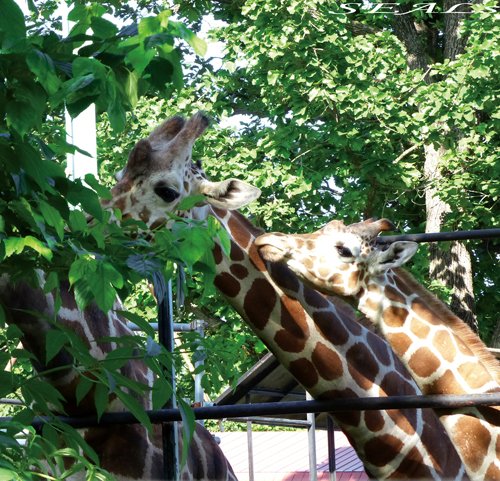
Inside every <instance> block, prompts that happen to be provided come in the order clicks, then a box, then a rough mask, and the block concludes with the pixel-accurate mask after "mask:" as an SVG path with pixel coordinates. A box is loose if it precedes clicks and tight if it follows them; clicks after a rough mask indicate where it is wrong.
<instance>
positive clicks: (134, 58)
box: [125, 45, 155, 76]
mask: <svg viewBox="0 0 500 481" xmlns="http://www.w3.org/2000/svg"><path fill="white" fill-rule="evenodd" d="M154 56H155V51H154V50H153V49H148V50H146V49H144V47H143V45H139V46H137V47H136V48H134V49H133V50H131V51H130V52H128V53H127V55H126V57H125V58H126V61H127V62H128V63H129V64H130V65H131V66H132V67H133V68H134V70H135V72H136V74H137V75H138V76H140V75H142V73H143V72H144V70H145V69H146V67H147V66H148V65H149V63H150V62H151V60H153V57H154Z"/></svg>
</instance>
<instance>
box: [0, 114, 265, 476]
mask: <svg viewBox="0 0 500 481" xmlns="http://www.w3.org/2000/svg"><path fill="white" fill-rule="evenodd" d="M176 122H178V119H173V121H172V122H171V123H170V124H169V126H170V127H172V125H174V126H175V125H176ZM167 130H168V129H167ZM174 130H175V129H174ZM164 134H165V132H164ZM189 149H190V147H189V146H186V149H181V150H179V151H175V152H172V155H174V156H175V155H182V156H184V155H187V154H188V150H189ZM136 152H137V149H136ZM183 158H184V157H183ZM121 185H123V184H121ZM119 192H120V190H119V189H115V190H114V193H115V195H116V194H117V193H118V195H119ZM254 192H256V191H254ZM155 195H158V196H160V197H161V198H164V197H165V196H168V195H169V194H168V191H167V190H164V189H162V188H161V187H157V193H156V194H155ZM162 202H163V200H162ZM232 205H233V206H234V207H239V206H240V205H242V204H238V205H237V204H236V203H233V204H232ZM124 210H125V212H126V211H127V209H124ZM153 214H154V211H153ZM137 218H141V217H140V216H138V217H137ZM37 274H38V276H39V279H38V281H39V282H38V285H37V286H33V285H32V284H33V283H32V282H28V281H26V280H18V281H16V282H14V281H13V280H11V279H10V277H9V276H8V275H7V274H3V275H1V276H0V302H1V304H2V305H3V307H4V309H5V312H6V322H7V323H8V324H14V325H16V326H17V327H18V328H19V329H20V331H21V332H22V337H21V342H22V345H23V347H24V348H25V349H26V350H27V351H28V352H30V353H31V354H32V355H33V366H34V368H35V369H36V370H37V371H38V372H39V373H40V374H41V375H42V376H43V379H44V380H45V381H47V382H49V383H50V384H51V385H53V386H54V387H56V388H57V389H58V390H59V392H60V393H61V395H62V396H63V398H64V401H63V403H62V405H63V409H64V414H67V415H87V414H95V413H96V407H95V401H94V395H95V388H93V389H91V390H90V392H89V393H88V394H87V395H86V396H85V397H84V398H83V399H82V400H81V401H80V402H78V401H77V399H78V394H77V393H78V391H77V389H78V385H79V383H80V381H81V379H82V375H81V373H80V372H79V370H78V369H77V367H76V366H75V362H74V361H75V360H74V359H73V358H72V356H71V354H70V353H69V352H68V350H66V349H62V350H61V351H60V352H59V353H58V354H57V355H56V356H55V357H53V358H52V359H51V360H50V361H49V362H46V361H45V359H46V351H47V344H46V340H47V333H48V332H49V331H51V330H53V329H54V328H55V327H54V326H55V325H59V326H62V327H63V328H66V329H67V330H71V331H73V332H75V333H77V335H78V337H79V339H80V340H81V341H82V342H83V343H84V344H85V345H86V347H87V349H88V351H89V354H90V355H91V356H92V357H93V358H94V359H96V360H104V359H105V358H106V355H107V354H109V353H110V352H112V351H114V350H115V349H116V347H117V343H116V342H113V341H110V340H109V339H110V338H121V337H124V336H132V335H133V333H132V331H131V330H130V329H129V328H128V327H127V324H126V319H125V318H123V317H121V316H120V315H119V314H118V311H121V310H123V306H122V304H121V302H120V301H119V300H118V299H117V300H116V302H115V305H114V307H113V310H112V311H110V312H107V313H105V312H103V311H101V310H100V309H99V308H98V307H97V305H96V304H91V305H90V306H88V307H87V308H85V309H84V310H80V309H79V308H78V306H77V303H76V300H75V295H74V292H73V291H72V290H71V288H70V286H69V283H68V282H67V281H63V282H61V285H60V306H58V307H56V306H57V302H58V301H56V296H55V293H54V292H45V291H44V283H45V273H43V272H38V273H37ZM105 338H107V339H105ZM120 373H121V374H122V375H123V376H125V377H126V378H128V379H129V380H131V381H135V382H138V383H141V384H144V385H147V386H151V385H152V382H153V373H152V371H150V370H149V368H148V367H147V365H146V363H145V362H144V361H143V360H141V359H137V358H135V359H131V360H129V361H128V362H126V363H125V365H124V366H123V367H122V368H121V369H120ZM85 374H88V375H89V376H91V374H89V373H85ZM137 401H139V402H140V404H141V405H142V406H143V407H144V409H152V404H151V399H150V396H149V394H148V395H147V396H145V397H139V398H138V399H137ZM125 410H127V409H126V407H125V406H124V405H123V403H122V402H120V400H119V399H117V397H116V395H115V394H113V393H112V394H110V395H109V398H108V405H107V409H106V411H107V412H120V411H125ZM178 429H179V440H180V446H179V449H180V451H182V436H181V434H180V433H181V430H182V427H181V425H180V424H179V427H178ZM83 436H84V439H85V441H86V442H87V443H88V444H89V445H90V446H91V447H92V448H93V449H94V451H95V452H96V453H97V454H98V457H99V461H100V466H101V467H102V468H104V469H106V470H107V471H109V472H110V473H112V474H113V475H114V476H115V477H116V479H117V480H119V481H132V480H144V481H145V480H153V479H154V480H160V479H165V477H164V469H163V455H162V451H161V433H160V432H159V429H158V426H155V431H154V432H152V433H150V432H148V431H147V429H146V428H145V427H144V426H142V425H112V426H105V427H92V428H87V429H85V430H84V431H83ZM79 476H80V475H75V477H72V478H71V479H75V480H76V479H80V477H79ZM180 479H181V480H182V481H191V480H193V481H194V480H200V481H201V480H203V481H209V480H211V481H236V476H235V474H234V471H233V469H232V467H231V465H230V464H229V462H228V461H227V459H226V458H225V456H224V455H223V453H222V451H221V449H220V447H219V446H218V444H217V443H216V441H215V440H214V438H213V437H212V436H211V434H210V433H209V432H208V431H207V430H206V429H205V428H203V427H202V426H201V425H199V424H196V425H195V431H194V433H193V435H192V439H191V442H190V445H189V450H188V456H187V461H186V463H185V464H184V466H183V467H182V470H181V473H180Z"/></svg>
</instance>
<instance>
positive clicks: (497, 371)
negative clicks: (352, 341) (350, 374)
mask: <svg viewBox="0 0 500 481" xmlns="http://www.w3.org/2000/svg"><path fill="white" fill-rule="evenodd" d="M392 229H393V225H392V223H391V222H390V221H388V220H387V219H381V220H378V221H374V220H372V219H369V220H367V221H365V222H360V223H356V224H352V225H349V226H345V225H344V224H343V223H342V222H340V221H336V220H334V221H331V222H330V223H328V224H327V225H326V226H324V227H323V228H321V229H319V230H318V231H317V232H315V233H312V234H302V235H301V234H291V235H285V234H279V233H273V234H265V235H263V236H262V237H260V238H259V239H257V245H258V246H259V249H260V252H261V253H262V255H263V256H264V258H266V259H269V260H272V261H274V262H283V263H285V264H286V265H288V267H290V269H292V270H293V271H294V272H295V273H296V274H297V275H298V276H299V277H300V278H302V279H303V280H304V281H305V282H307V283H309V284H311V285H313V286H315V287H316V288H317V289H319V290H320V291H322V292H323V293H325V294H330V295H331V294H337V295H341V296H349V297H354V298H355V300H356V301H357V305H358V308H359V310H360V311H361V312H362V313H363V314H365V315H366V316H367V318H368V319H370V320H371V321H372V322H373V323H374V325H375V326H376V327H377V328H378V330H379V331H380V332H381V333H382V335H383V336H384V337H385V338H386V339H387V340H388V341H389V343H390V344H391V346H392V348H393V349H394V351H395V353H396V355H397V356H399V357H400V358H401V359H402V361H403V363H404V364H405V366H406V367H407V369H408V370H409V372H410V374H411V375H412V376H413V378H414V379H415V380H416V382H417V384H418V386H419V387H420V389H421V390H422V392H423V393H424V394H467V393H487V392H499V391H500V365H499V364H498V362H497V361H496V359H495V358H494V357H493V356H492V355H491V354H490V353H489V352H488V351H487V349H486V347H485V346H484V344H483V343H482V342H481V341H480V340H479V338H478V337H477V336H476V335H475V334H474V333H473V332H472V330H471V329H470V328H469V327H468V326H467V325H466V324H465V323H464V322H463V321H462V320H460V319H459V318H458V317H456V316H455V315H454V314H452V312H451V311H450V310H449V309H448V308H447V307H446V306H445V305H444V304H443V303H442V302H441V301H439V300H438V299H437V298H436V297H435V296H433V295H432V294H431V293H430V292H428V291H427V290H426V289H425V288H424V287H423V286H422V285H421V284H419V283H418V282H417V281H416V280H415V279H414V278H413V277H412V276H410V274H408V273H407V272H405V271H404V270H403V269H401V267H400V266H401V265H403V264H404V263H405V262H407V261H408V260H409V259H410V258H411V257H412V256H413V254H415V252H416V250H417V247H418V245H417V244H416V243H414V242H394V243H392V244H391V245H390V246H389V247H387V248H384V247H380V245H377V242H376V237H377V235H378V234H379V233H380V232H382V231H386V230H392ZM440 419H441V421H442V422H443V424H444V426H445V428H446V430H447V432H448V434H449V436H450V438H451V440H452V442H453V443H454V445H455V446H456V448H457V450H458V453H459V455H460V456H461V458H462V460H463V462H464V464H465V467H466V469H467V472H468V474H469V477H470V478H471V479H474V480H499V479H500V408H499V407H469V408H466V409H459V410H457V409H455V410H445V411H440Z"/></svg>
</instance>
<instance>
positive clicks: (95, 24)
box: [90, 17, 118, 39]
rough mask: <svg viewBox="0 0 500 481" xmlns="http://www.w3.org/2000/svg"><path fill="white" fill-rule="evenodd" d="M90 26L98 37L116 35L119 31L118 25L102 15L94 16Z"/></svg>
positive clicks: (104, 37)
mask: <svg viewBox="0 0 500 481" xmlns="http://www.w3.org/2000/svg"><path fill="white" fill-rule="evenodd" d="M90 27H91V28H92V31H93V32H94V34H95V35H96V37H99V38H103V39H107V38H112V37H115V36H116V35H117V33H118V28H117V27H116V25H115V24H114V23H112V22H110V21H109V20H106V19H105V18H102V17H94V18H93V19H92V21H91V22H90Z"/></svg>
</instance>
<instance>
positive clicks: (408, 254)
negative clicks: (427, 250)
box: [368, 241, 418, 274]
mask: <svg viewBox="0 0 500 481" xmlns="http://www.w3.org/2000/svg"><path fill="white" fill-rule="evenodd" d="M417 249H418V244H417V243H416V242H406V241H399V242H393V243H392V244H391V245H390V246H389V248H388V249H387V250H385V251H379V250H375V251H373V258H372V259H371V260H370V261H369V266H368V269H369V271H370V273H371V274H381V273H382V272H385V271H388V270H389V269H394V268H396V267H400V266H402V265H403V264H405V263H406V262H408V261H409V260H410V259H411V258H412V257H413V255H414V254H415V252H417Z"/></svg>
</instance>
